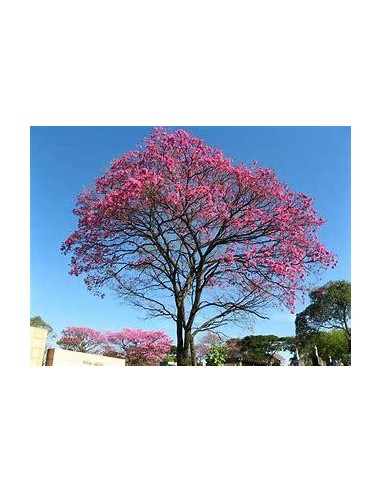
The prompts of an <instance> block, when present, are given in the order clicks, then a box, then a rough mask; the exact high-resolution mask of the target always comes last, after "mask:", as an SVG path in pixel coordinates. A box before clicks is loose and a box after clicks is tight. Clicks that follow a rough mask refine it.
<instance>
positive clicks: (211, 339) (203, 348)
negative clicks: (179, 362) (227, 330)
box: [193, 332, 222, 365]
mask: <svg viewBox="0 0 381 492" xmlns="http://www.w3.org/2000/svg"><path fill="white" fill-rule="evenodd" d="M221 342H222V339H221V337H220V336H218V335H217V334H216V333H213V332H209V333H207V334H206V335H204V336H203V337H202V338H201V340H200V342H199V343H197V344H195V345H194V351H195V356H196V362H197V363H198V364H200V363H201V362H202V361H204V360H207V358H208V356H209V353H210V351H211V348H212V346H213V345H218V344H220V343H221ZM193 365H195V364H193Z"/></svg>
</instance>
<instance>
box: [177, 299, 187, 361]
mask: <svg viewBox="0 0 381 492" xmlns="http://www.w3.org/2000/svg"><path fill="white" fill-rule="evenodd" d="M183 328H184V317H183V314H182V310H181V309H180V308H178V310H177V348H176V360H177V365H178V366H183V365H185V364H184V363H183V352H184V341H183Z"/></svg>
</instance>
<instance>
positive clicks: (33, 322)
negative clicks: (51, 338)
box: [30, 316, 53, 335]
mask: <svg viewBox="0 0 381 492" xmlns="http://www.w3.org/2000/svg"><path fill="white" fill-rule="evenodd" d="M30 326H36V327H37V328H45V330H47V332H48V335H50V334H52V333H53V328H52V327H51V326H50V325H49V323H47V322H46V321H44V320H43V319H42V318H41V316H33V317H32V318H30Z"/></svg>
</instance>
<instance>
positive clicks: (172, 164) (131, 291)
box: [63, 129, 335, 365]
mask: <svg viewBox="0 0 381 492" xmlns="http://www.w3.org/2000/svg"><path fill="white" fill-rule="evenodd" d="M74 213H75V214H76V215H77V216H78V218H79V221H78V229H77V230H76V231H75V232H74V233H73V234H71V235H70V236H69V238H68V239H67V240H66V241H65V243H64V245H63V251H64V252H65V253H69V252H70V253H72V258H71V271H70V273H71V274H72V275H84V277H85V282H86V284H87V286H88V288H89V289H90V290H91V291H93V292H94V293H98V294H100V295H104V294H102V291H103V288H104V287H105V286H109V287H111V288H112V289H114V290H116V291H117V292H118V293H119V294H120V295H121V296H122V297H123V298H124V299H127V300H129V301H130V302H131V303H133V304H134V305H137V306H140V307H142V308H144V309H145V310H146V312H147V313H148V314H149V315H151V316H154V317H155V316H164V317H167V318H169V319H170V320H172V321H173V322H174V323H175V325H176V332H177V363H178V365H184V364H187V363H188V361H189V358H190V356H191V359H192V363H193V364H195V352H194V337H195V335H197V334H198V333H202V332H206V331H209V330H213V329H216V328H219V327H220V326H221V325H224V324H226V323H228V322H232V321H234V322H238V321H242V320H247V317H256V316H261V317H263V316H264V315H263V313H264V311H263V310H264V308H266V307H267V306H269V305H277V306H285V307H286V308H288V309H290V310H294V307H295V302H296V294H297V292H298V291H299V290H300V289H301V288H302V287H303V284H304V281H305V276H306V275H307V274H309V273H310V272H312V271H313V270H315V271H316V270H317V269H320V268H326V267H328V266H332V265H334V263H335V258H334V256H333V254H332V253H330V252H329V251H328V250H327V249H326V248H325V247H324V246H323V245H322V244H320V242H319V241H318V237H317V229H318V227H319V226H321V225H322V224H323V222H324V220H323V219H321V218H320V217H318V216H317V213H316V211H315V209H314V208H313V206H312V200H311V198H308V197H307V196H306V195H304V194H303V193H295V192H292V191H291V190H290V189H289V188H288V187H287V186H286V185H285V184H282V183H280V182H279V181H278V180H277V178H276V175H275V173H274V171H272V170H271V169H267V168H262V167H259V166H258V165H257V163H254V164H253V165H252V166H251V167H247V166H244V165H233V163H232V161H231V159H228V158H226V157H224V156H223V154H222V152H221V151H219V150H216V149H214V148H212V147H209V146H207V145H206V144H205V143H204V142H203V141H202V140H199V139H197V138H194V137H193V136H191V135H189V134H188V133H186V132H185V131H182V130H179V131H176V132H174V133H173V134H169V133H167V132H166V131H164V130H162V129H156V130H155V131H154V132H153V133H152V134H151V136H150V137H149V138H148V139H147V141H146V142H145V146H144V147H143V148H141V149H140V150H137V151H132V152H128V153H126V154H124V155H122V156H121V157H119V158H117V159H115V160H114V161H113V162H112V164H111V167H110V168H109V169H108V170H107V171H106V172H105V174H104V175H103V176H101V177H100V178H98V179H97V180H96V182H95V186H94V188H93V189H92V190H87V191H85V192H83V193H82V194H81V195H80V197H79V199H78V202H77V208H76V210H75V211H74Z"/></svg>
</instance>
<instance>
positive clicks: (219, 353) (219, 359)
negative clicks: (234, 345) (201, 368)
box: [206, 342, 226, 366]
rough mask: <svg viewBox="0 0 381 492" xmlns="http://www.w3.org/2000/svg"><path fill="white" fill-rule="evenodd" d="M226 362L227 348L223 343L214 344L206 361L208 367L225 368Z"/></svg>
mask: <svg viewBox="0 0 381 492" xmlns="http://www.w3.org/2000/svg"><path fill="white" fill-rule="evenodd" d="M225 360H226V347H225V346H224V344H223V343H221V342H220V343H213V345H212V346H211V348H210V351H209V353H208V356H207V359H206V365H207V366H223V365H224V363H225Z"/></svg>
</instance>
